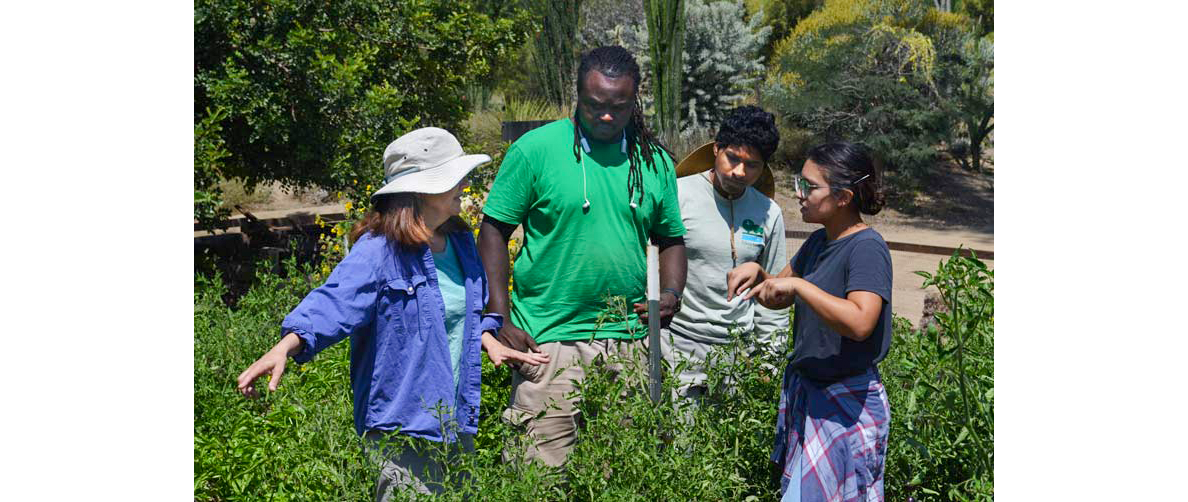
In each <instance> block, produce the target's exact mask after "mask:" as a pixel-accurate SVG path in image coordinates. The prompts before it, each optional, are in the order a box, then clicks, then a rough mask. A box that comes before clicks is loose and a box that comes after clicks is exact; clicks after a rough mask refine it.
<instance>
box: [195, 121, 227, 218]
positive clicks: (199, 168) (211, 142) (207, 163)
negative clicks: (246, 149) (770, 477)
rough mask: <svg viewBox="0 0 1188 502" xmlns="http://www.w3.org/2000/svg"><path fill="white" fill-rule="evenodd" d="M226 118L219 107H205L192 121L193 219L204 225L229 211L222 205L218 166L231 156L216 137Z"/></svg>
mask: <svg viewBox="0 0 1188 502" xmlns="http://www.w3.org/2000/svg"><path fill="white" fill-rule="evenodd" d="M225 117H226V112H225V111H224V110H222V109H219V110H215V111H210V110H207V112H206V116H205V117H203V118H202V120H198V121H196V122H195V123H194V219H195V220H197V221H198V223H201V224H202V225H203V226H205V227H207V228H210V227H211V226H212V225H213V224H214V223H215V222H218V221H219V220H222V219H224V218H226V217H227V216H228V215H229V214H230V211H228V210H227V209H225V208H223V207H221V206H222V205H223V192H222V188H220V187H219V179H220V178H221V169H220V167H219V166H221V165H222V162H223V159H225V158H227V157H229V156H230V155H231V154H230V152H228V151H227V147H226V142H224V141H223V138H222V137H220V136H219V134H220V133H221V132H222V128H221V127H220V126H219V122H220V121H221V120H223V118H225Z"/></svg>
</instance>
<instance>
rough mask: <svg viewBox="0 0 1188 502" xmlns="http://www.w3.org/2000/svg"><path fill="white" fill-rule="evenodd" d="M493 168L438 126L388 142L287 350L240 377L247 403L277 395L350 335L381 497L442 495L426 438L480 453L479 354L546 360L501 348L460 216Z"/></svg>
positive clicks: (360, 416) (360, 411)
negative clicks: (299, 369) (361, 209)
mask: <svg viewBox="0 0 1188 502" xmlns="http://www.w3.org/2000/svg"><path fill="white" fill-rule="evenodd" d="M490 160H491V158H490V157H488V156H487V155H483V154H478V155H466V154H465V152H463V151H462V146H461V145H460V144H459V143H458V140H457V139H455V138H454V136H453V135H451V134H450V133H449V132H447V131H445V130H443V129H438V128H435V127H427V128H423V129H417V130H415V131H412V132H410V133H408V134H405V135H404V136H401V137H400V138H398V139H397V140H396V141H393V142H392V143H391V144H390V145H388V148H387V150H385V152H384V185H383V187H382V188H380V189H379V190H378V191H377V192H375V194H374V195H372V197H371V201H372V208H373V209H372V210H371V211H370V212H369V213H368V214H367V215H366V216H365V217H364V219H363V220H362V221H361V222H359V223H358V224H356V225H355V228H354V229H352V231H351V235H350V236H351V239H352V240H354V241H355V243H354V245H353V246H352V247H351V250H350V253H349V254H347V256H346V257H345V258H343V260H342V262H341V263H339V264H338V266H337V267H335V268H334V271H333V272H331V274H330V276H329V277H328V278H327V279H326V282H325V284H323V285H322V286H320V287H318V288H317V289H314V290H313V291H311V292H310V293H309V294H308V295H307V296H306V297H305V299H304V300H302V301H301V303H300V304H299V305H298V306H297V308H295V309H293V311H292V312H290V313H289V315H288V316H286V317H285V319H284V321H283V322H281V336H282V338H281V341H280V342H279V343H277V344H276V346H274V347H273V348H272V350H270V351H268V353H266V354H264V356H263V357H261V358H260V359H259V360H257V361H256V362H255V363H254V364H252V365H251V366H250V367H249V368H248V369H247V370H245V371H244V372H243V373H242V374H241V375H239V379H238V388H239V390H240V392H242V393H243V394H244V395H248V396H254V395H255V394H256V391H255V389H254V388H253V382H254V381H255V380H256V378H258V377H260V376H262V375H264V374H265V373H269V374H271V375H272V380H271V382H270V383H269V388H270V389H271V390H276V387H277V384H278V383H279V382H280V378H281V375H282V374H284V371H285V363H286V361H287V359H288V358H289V357H292V358H293V360H294V361H296V362H298V363H304V362H307V361H309V360H310V359H311V358H313V356H314V355H315V354H317V353H318V352H320V351H322V350H324V349H326V348H327V347H329V346H331V345H333V344H335V343H337V342H339V341H341V340H342V339H344V338H348V337H349V338H350V339H351V388H352V391H353V395H354V418H355V430H356V432H358V433H359V434H360V435H361V436H364V437H365V438H366V439H368V441H367V444H368V447H369V448H368V449H369V452H371V453H372V454H375V455H378V456H379V457H380V458H382V463H383V468H382V472H381V475H380V479H379V482H378V486H377V491H376V498H377V499H379V500H384V499H386V498H387V497H388V496H390V491H391V490H392V488H395V487H400V486H403V487H411V488H413V489H415V490H416V491H418V492H421V493H429V492H431V491H440V490H441V489H442V486H441V485H440V483H439V482H437V481H439V480H440V475H441V474H440V473H441V466H440V465H439V464H437V463H436V462H435V460H434V459H433V458H431V457H430V455H428V453H427V452H426V451H425V450H426V448H425V447H426V446H427V445H428V443H426V442H425V441H426V440H427V441H434V442H447V443H451V444H458V445H460V446H461V447H462V449H463V450H470V449H473V435H474V434H475V433H476V426H477V424H478V409H479V402H480V401H479V387H480V385H479V380H480V376H481V375H480V373H481V372H480V368H481V358H480V355H479V348H480V345H481V347H482V348H484V349H486V350H487V354H488V356H489V357H490V358H491V360H492V362H494V363H495V365H497V366H498V365H500V364H502V363H503V362H505V361H520V362H524V363H528V364H539V363H544V362H547V361H548V356H547V355H545V354H536V353H532V354H528V353H524V352H519V351H515V350H512V349H509V348H507V347H505V346H503V345H502V344H501V343H500V342H499V341H498V340H496V338H495V335H496V334H497V333H498V330H499V328H500V327H501V325H502V322H503V320H502V319H501V318H500V316H498V315H496V314H484V313H483V309H484V307H485V306H486V303H487V284H486V276H485V274H484V272H483V266H482V263H481V262H480V261H479V256H478V252H477V250H476V247H475V244H474V238H473V234H471V232H470V230H469V229H468V228H467V226H466V223H464V222H463V220H462V219H461V218H459V217H458V214H459V212H460V211H461V203H462V201H461V196H462V191H463V189H465V188H466V187H467V186H469V182H468V181H467V179H466V176H467V174H468V173H470V171H471V170H473V169H474V168H475V167H477V166H479V165H480V164H483V163H486V162H490ZM443 412H444V413H443ZM443 414H444V416H443ZM443 425H444V427H443ZM392 431H398V432H399V433H398V434H393V433H392ZM410 438H411V439H410Z"/></svg>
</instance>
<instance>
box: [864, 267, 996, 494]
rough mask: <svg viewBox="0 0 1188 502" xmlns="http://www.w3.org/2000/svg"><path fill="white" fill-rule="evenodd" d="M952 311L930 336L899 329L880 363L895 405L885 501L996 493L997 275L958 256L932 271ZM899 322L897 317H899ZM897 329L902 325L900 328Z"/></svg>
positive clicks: (929, 279)
mask: <svg viewBox="0 0 1188 502" xmlns="http://www.w3.org/2000/svg"><path fill="white" fill-rule="evenodd" d="M917 274H920V275H922V276H923V277H924V278H925V281H924V284H925V287H928V286H935V287H937V288H938V289H939V290H940V292H941V296H942V297H943V299H944V304H945V307H946V308H947V312H938V313H937V314H936V318H937V320H938V321H939V324H940V329H936V327H935V326H933V327H931V328H930V329H928V330H927V331H925V332H920V331H909V330H903V329H896V330H895V340H894V341H893V343H892V347H893V348H892V354H891V357H888V359H887V360H885V361H883V363H882V364H881V365H880V367H881V368H882V371H883V376H884V378H885V380H884V381H885V382H886V383H887V393H888V394H889V395H890V396H891V400H892V408H891V409H892V413H891V415H892V423H891V436H892V439H893V440H892V442H891V448H890V449H889V451H888V453H887V479H889V480H891V479H896V480H899V482H897V483H893V484H892V483H889V484H888V486H887V491H886V493H887V498H888V499H895V500H903V499H905V498H906V497H907V496H912V497H915V498H916V499H917V500H928V499H944V500H988V499H991V498H993V496H994V271H993V270H990V269H988V268H987V267H986V264H985V263H983V262H982V261H980V260H977V259H976V258H970V257H965V256H961V255H959V254H957V253H954V254H953V256H952V257H951V258H950V259H949V260H947V261H943V262H941V264H940V265H939V266H938V268H937V271H936V273H935V274H929V273H926V272H917ZM897 321H898V320H897ZM897 328H898V326H897Z"/></svg>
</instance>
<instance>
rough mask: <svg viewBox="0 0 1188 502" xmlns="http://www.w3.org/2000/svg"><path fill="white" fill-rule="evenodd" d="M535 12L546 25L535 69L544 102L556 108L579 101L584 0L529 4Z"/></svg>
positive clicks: (539, 40)
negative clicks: (579, 37)
mask: <svg viewBox="0 0 1188 502" xmlns="http://www.w3.org/2000/svg"><path fill="white" fill-rule="evenodd" d="M528 4H529V5H530V6H531V9H532V12H533V13H535V14H536V16H537V17H538V18H540V19H541V21H542V26H541V30H540V33H538V34H537V35H536V38H535V39H534V41H533V45H532V47H533V49H534V51H533V61H535V62H536V64H535V65H533V68H534V69H535V70H536V76H537V81H538V84H539V85H540V86H541V89H542V90H543V91H544V98H545V99H547V100H548V101H549V102H551V103H552V104H554V105H556V106H569V105H571V104H573V103H574V101H575V100H576V95H575V92H576V85H575V83H574V76H575V74H576V71H577V63H576V60H577V55H578V51H577V43H576V41H577V31H578V14H579V13H580V12H581V7H582V2H581V0H529V2H528Z"/></svg>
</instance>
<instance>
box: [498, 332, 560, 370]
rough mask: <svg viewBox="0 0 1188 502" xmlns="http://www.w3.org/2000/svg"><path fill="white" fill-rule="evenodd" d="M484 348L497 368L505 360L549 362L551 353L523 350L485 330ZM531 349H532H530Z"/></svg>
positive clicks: (536, 362)
mask: <svg viewBox="0 0 1188 502" xmlns="http://www.w3.org/2000/svg"><path fill="white" fill-rule="evenodd" d="M483 348H484V349H486V350H487V357H489V358H491V364H494V365H495V367H496V368H498V367H499V365H501V364H503V363H505V362H509V361H510V362H520V363H528V364H548V362H549V355H548V354H546V353H544V352H521V351H518V350H515V349H512V348H509V347H508V346H506V345H504V344H502V343H500V342H499V340H497V339H496V338H495V337H494V336H492V335H491V332H490V331H485V332H483ZM529 350H531V349H529Z"/></svg>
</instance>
